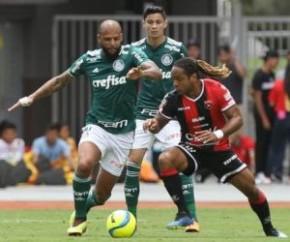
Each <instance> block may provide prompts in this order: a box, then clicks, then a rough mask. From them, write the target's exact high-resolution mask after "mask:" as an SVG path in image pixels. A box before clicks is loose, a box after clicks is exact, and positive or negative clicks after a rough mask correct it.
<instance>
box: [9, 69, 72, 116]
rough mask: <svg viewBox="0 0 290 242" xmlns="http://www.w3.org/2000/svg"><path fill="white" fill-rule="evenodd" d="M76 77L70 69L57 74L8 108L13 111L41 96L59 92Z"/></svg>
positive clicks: (30, 103)
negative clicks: (69, 71) (70, 72)
mask: <svg viewBox="0 0 290 242" xmlns="http://www.w3.org/2000/svg"><path fill="white" fill-rule="evenodd" d="M73 79H74V77H73V76H72V75H70V74H69V73H68V71H65V72H63V73H62V74H60V75H58V76H55V77H53V78H51V79H50V80H48V81H47V82H45V83H44V84H43V85H42V86H41V87H40V88H38V89H37V90H36V91H35V92H33V93H32V94H30V95H29V96H26V97H22V98H20V99H19V100H18V101H17V102H16V103H14V104H13V105H12V106H11V107H9V108H8V111H9V112H10V111H12V110H14V109H15V108H17V107H20V106H21V107H27V106H30V105H32V103H33V102H34V101H35V100H37V99H40V98H43V97H47V96H50V95H51V94H53V93H54V92H57V91H58V90H60V89H61V88H63V87H64V86H66V85H67V84H68V83H69V82H71V81H72V80H73Z"/></svg>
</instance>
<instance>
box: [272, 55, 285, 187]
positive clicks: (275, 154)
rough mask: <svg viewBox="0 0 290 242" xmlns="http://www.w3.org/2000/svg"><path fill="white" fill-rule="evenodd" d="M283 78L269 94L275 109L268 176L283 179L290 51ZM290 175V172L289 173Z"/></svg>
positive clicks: (277, 81)
mask: <svg viewBox="0 0 290 242" xmlns="http://www.w3.org/2000/svg"><path fill="white" fill-rule="evenodd" d="M287 58H288V63H287V66H286V69H285V72H284V73H285V76H284V78H283V79H278V80H276V82H275V84H274V87H273V88H272V89H271V91H270V94H269V103H270V105H271V106H272V107H273V108H274V110H275V121H274V124H273V130H272V137H271V143H270V148H269V154H268V163H267V169H266V177H268V178H269V179H271V180H272V181H276V182H282V181H283V174H284V171H283V161H284V157H285V153H286V148H287V143H290V52H288V55H287ZM288 175H290V174H288Z"/></svg>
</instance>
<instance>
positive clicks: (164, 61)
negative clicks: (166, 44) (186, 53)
mask: <svg viewBox="0 0 290 242" xmlns="http://www.w3.org/2000/svg"><path fill="white" fill-rule="evenodd" d="M172 62H173V58H172V56H171V55H169V54H164V55H163V56H162V57H161V63H162V64H163V65H165V66H170V65H171V64H172Z"/></svg>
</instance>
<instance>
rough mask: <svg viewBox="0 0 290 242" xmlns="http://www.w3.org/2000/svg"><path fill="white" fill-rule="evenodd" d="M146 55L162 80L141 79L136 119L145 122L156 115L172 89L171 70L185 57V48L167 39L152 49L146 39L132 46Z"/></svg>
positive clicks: (179, 43)
mask: <svg viewBox="0 0 290 242" xmlns="http://www.w3.org/2000/svg"><path fill="white" fill-rule="evenodd" d="M132 45H133V46H136V47H138V48H140V49H141V50H142V51H144V52H145V53H146V55H147V56H148V58H149V59H150V60H152V61H154V62H155V64H156V65H157V66H158V67H159V68H160V69H161V71H162V80H158V81H156V80H150V79H142V80H141V85H140V90H139V95H138V100H137V116H136V117H137V119H142V120H145V119H147V118H150V117H153V116H155V114H157V111H158V108H159V105H160V103H161V101H162V99H163V97H164V96H165V94H166V93H168V92H169V91H171V90H172V89H173V80H172V79H171V69H172V67H173V64H174V62H175V61H176V60H178V59H180V58H182V57H185V56H187V50H186V47H185V46H184V45H183V44H182V43H181V42H177V41H175V40H173V39H171V38H169V37H166V40H165V41H164V43H162V44H161V45H159V46H158V47H156V48H153V47H152V46H150V45H149V44H148V43H147V40H146V38H145V39H142V40H140V41H138V42H135V43H133V44H132Z"/></svg>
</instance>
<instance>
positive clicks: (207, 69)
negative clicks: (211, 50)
mask: <svg viewBox="0 0 290 242" xmlns="http://www.w3.org/2000/svg"><path fill="white" fill-rule="evenodd" d="M174 66H176V67H180V68H182V69H184V71H185V73H186V74H187V76H191V75H192V74H194V73H197V74H198V71H200V72H201V73H203V74H205V75H206V76H209V77H212V78H226V77H228V76H229V75H230V74H231V71H230V70H229V69H228V68H227V67H226V65H225V64H224V65H222V67H215V66H212V65H210V64H208V63H207V62H206V61H203V60H195V59H192V58H190V57H185V58H181V59H179V60H177V61H176V62H175V63H174Z"/></svg>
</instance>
